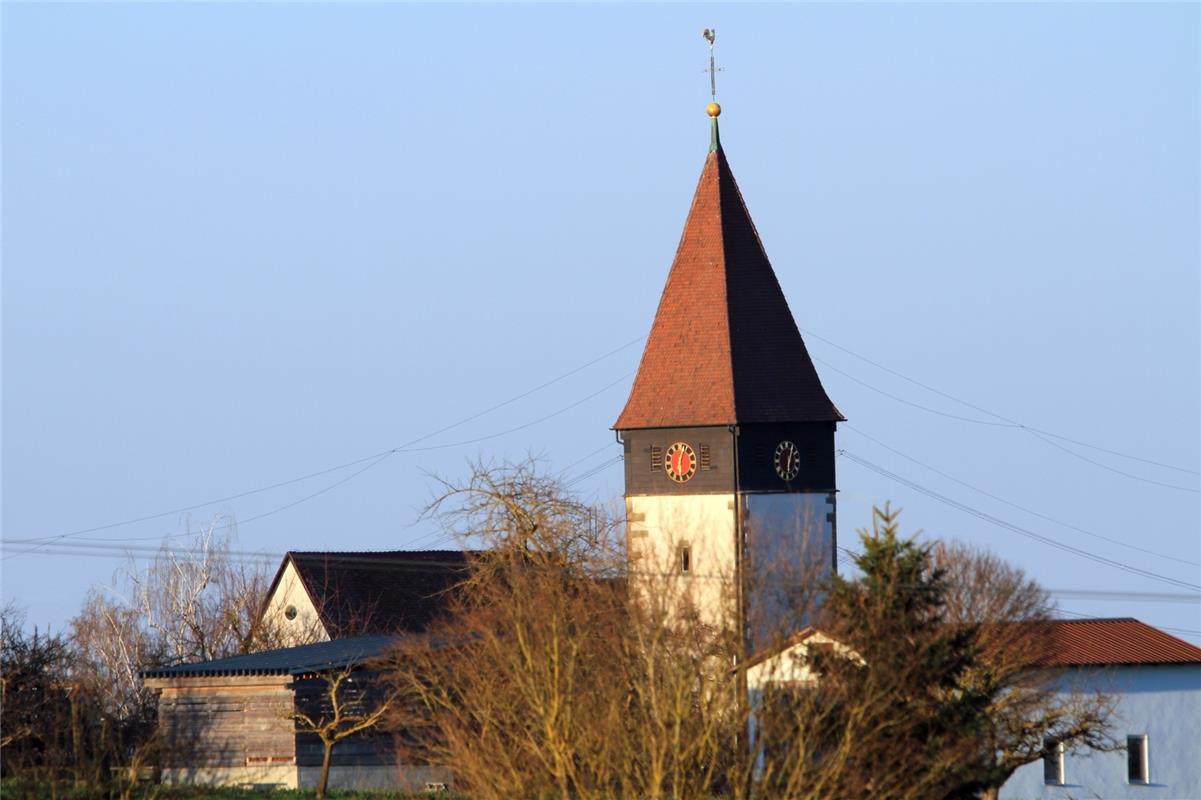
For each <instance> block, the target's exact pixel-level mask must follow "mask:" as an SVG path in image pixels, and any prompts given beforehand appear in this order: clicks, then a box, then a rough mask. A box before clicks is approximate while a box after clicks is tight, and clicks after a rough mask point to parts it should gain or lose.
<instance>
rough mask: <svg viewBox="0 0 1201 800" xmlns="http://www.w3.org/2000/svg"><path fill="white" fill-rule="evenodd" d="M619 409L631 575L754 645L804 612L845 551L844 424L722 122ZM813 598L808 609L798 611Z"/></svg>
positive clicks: (713, 111) (714, 111)
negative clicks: (735, 167) (838, 460)
mask: <svg viewBox="0 0 1201 800" xmlns="http://www.w3.org/2000/svg"><path fill="white" fill-rule="evenodd" d="M720 113H721V108H720V107H719V106H718V105H717V104H716V103H713V104H711V105H710V106H709V115H710V117H711V118H712V122H711V125H712V140H711V145H710V148H709V155H708V157H707V158H706V160H705V166H704V169H703V170H702V171H701V178H700V183H699V185H698V186H697V189H696V195H695V196H694V197H693V200H692V208H691V210H690V211H689V212H688V219H687V222H686V223H685V225H684V233H683V235H682V236H681V237H680V244H679V248H678V249H677V251H676V256H675V261H674V262H673V263H672V266H671V271H670V273H669V274H668V276H667V285H666V286H665V288H664V289H663V295H662V298H661V299H660V301H659V308H658V311H657V312H656V313H655V320H654V324H653V325H652V326H651V331H650V334H649V336H648V337H647V340H646V347H645V349H644V350H643V353H642V362H641V364H640V365H639V367H638V374H637V377H636V378H635V379H634V385H633V387H632V389H631V390H630V396H629V399H628V400H627V402H626V405H625V408H624V410H622V412H621V415H620V416H619V417H618V419H617V422H616V423H614V425H613V428H614V429H615V430H616V431H617V432H618V436H619V438H620V440H621V441H622V442H623V444H624V448H625V498H626V513H627V521H628V546H629V552H630V559H631V570H630V571H631V575H632V577H633V578H635V579H637V576H639V575H642V576H653V577H662V578H666V579H667V581H669V582H670V585H671V586H673V587H675V588H676V589H679V588H681V587H684V588H685V589H686V590H687V592H688V594H689V596H690V597H691V598H693V600H694V602H695V603H696V604H697V606H698V607H700V608H701V609H702V611H703V613H705V614H707V615H708V617H709V618H710V619H711V620H712V621H714V622H720V623H721V624H725V625H736V626H738V627H739V628H740V629H741V632H742V641H743V644H744V646H745V648H746V649H747V650H748V651H753V650H756V649H758V648H760V647H762V646H764V645H766V644H767V643H768V642H769V641H770V640H771V639H772V637H774V636H776V635H779V634H781V633H785V632H787V631H788V630H792V629H795V627H796V626H797V625H798V624H800V622H803V619H804V614H805V610H806V609H808V610H811V609H812V603H813V602H814V600H815V593H816V587H817V584H818V582H819V581H820V579H821V577H823V576H825V575H827V574H829V571H830V570H832V569H834V566H835V554H836V547H835V546H836V539H835V536H836V531H835V514H834V504H835V491H836V490H835V480H834V430H835V426H836V425H837V423H838V422H839V421H841V420H843V419H844V417H843V416H842V415H841V414H840V413H839V411H838V409H837V408H835V406H834V404H833V403H832V402H831V401H830V398H829V397H828V396H827V395H826V392H825V389H823V388H822V384H821V380H820V379H819V378H818V375H817V371H816V370H815V369H814V366H813V362H812V360H811V359H810V358H809V353H808V351H807V350H806V349H805V343H804V341H802V339H801V335H800V332H799V331H798V330H797V326H796V322H795V321H794V320H793V317H792V313H791V312H790V311H789V308H788V302H787V301H786V300H785V298H784V293H783V292H782V291H781V289H780V284H779V282H778V281H777V280H776V275H775V273H774V272H773V271H772V267H771V264H770V263H769V262H768V259H767V254H766V253H765V251H764V249H763V245H762V244H761V243H760V241H759V235H758V233H757V232H756V231H755V226H754V223H753V222H752V221H751V218H750V214H749V213H748V212H747V208H746V204H745V203H744V202H743V199H742V194H741V193H740V192H739V190H738V185H737V184H736V183H735V181H734V175H733V173H732V172H731V171H730V165H729V162H727V160H726V155H725V152H724V151H723V150H722V146H721V140H720V138H719V136H718V125H717V117H718V115H719V114H720ZM798 609H799V613H798Z"/></svg>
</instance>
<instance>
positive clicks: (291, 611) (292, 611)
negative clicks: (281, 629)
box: [284, 606, 296, 619]
mask: <svg viewBox="0 0 1201 800" xmlns="http://www.w3.org/2000/svg"><path fill="white" fill-rule="evenodd" d="M284 616H285V617H287V618H288V619H296V606H288V607H287V608H285V609H284Z"/></svg>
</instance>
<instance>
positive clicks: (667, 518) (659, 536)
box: [626, 493, 737, 625]
mask: <svg viewBox="0 0 1201 800" xmlns="http://www.w3.org/2000/svg"><path fill="white" fill-rule="evenodd" d="M626 518H627V520H628V527H627V535H628V550H629V555H630V578H631V583H632V584H633V585H635V586H640V587H642V589H643V591H645V592H647V593H648V597H649V599H651V600H653V601H655V602H661V603H664V604H665V605H667V606H668V607H671V606H672V605H674V604H676V603H679V602H683V601H691V602H692V603H694V604H695V607H696V608H697V609H698V610H699V611H700V613H701V615H702V617H703V618H704V619H705V620H706V621H707V622H709V623H710V624H713V625H730V624H732V622H733V620H734V618H735V614H736V608H737V593H736V591H735V589H736V583H735V578H734V575H735V568H734V567H735V560H734V559H735V547H734V495H733V494H732V493H731V494H704V495H695V494H694V495H646V496H643V495H639V496H635V497H628V498H626ZM685 546H686V547H688V550H689V562H690V563H689V571H688V572H687V573H685V572H683V570H682V568H681V564H680V551H681V548H682V547H685Z"/></svg>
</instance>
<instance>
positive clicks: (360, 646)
mask: <svg viewBox="0 0 1201 800" xmlns="http://www.w3.org/2000/svg"><path fill="white" fill-rule="evenodd" d="M397 638H398V637H395V636H355V637H352V638H349V639H334V640H333V641H329V642H317V643H316V644H302V645H299V646H297V647H285V648H281V649H279V650H264V651H263V652H261V653H247V654H246V655H241V656H231V657H229V658H219V659H217V660H215V661H201V662H198V663H195V664H180V665H178V666H174V667H158V668H155V669H148V670H146V671H144V672H143V673H142V674H143V677H146V678H196V677H225V676H241V675H303V674H306V673H310V672H319V671H321V670H327V669H337V668H339V667H345V666H357V665H359V664H362V663H364V662H366V661H370V660H371V659H373V658H378V657H379V656H382V655H383V654H384V653H386V652H387V650H388V648H389V647H391V646H392V645H393V644H394V643H395V642H396V641H397Z"/></svg>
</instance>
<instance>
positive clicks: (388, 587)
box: [267, 550, 470, 639]
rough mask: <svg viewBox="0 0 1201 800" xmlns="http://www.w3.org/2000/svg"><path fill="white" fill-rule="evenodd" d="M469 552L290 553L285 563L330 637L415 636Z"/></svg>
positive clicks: (461, 575) (460, 570) (440, 605)
mask: <svg viewBox="0 0 1201 800" xmlns="http://www.w3.org/2000/svg"><path fill="white" fill-rule="evenodd" d="M468 558H470V554H469V553H464V552H462V551H459V550H375V551H362V552H312V551H291V552H289V553H287V554H286V555H285V556H284V560H283V563H281V564H280V567H279V571H278V572H276V574H275V580H274V581H273V582H272V584H271V588H270V589H269V590H268V591H267V596H268V597H270V596H271V595H272V594H273V593H274V592H275V588H276V586H277V585H278V584H279V581H280V579H281V578H282V577H283V574H284V571H285V569H286V567H287V565H288V564H289V563H291V564H292V565H293V566H294V567H295V568H296V573H297V574H298V575H299V576H300V580H301V583H303V584H304V588H305V591H307V592H308V594H309V598H310V599H311V600H312V601H313V606H314V607H315V608H316V609H317V613H318V615H319V616H320V618H321V624H322V625H324V626H325V629H326V631H327V632H328V633H329V636H330V638H334V639H336V638H339V637H340V636H345V635H348V634H361V633H418V632H421V631H424V630H425V629H426V628H428V627H429V625H430V623H431V622H432V621H433V620H434V618H435V617H436V616H437V615H438V614H439V612H441V610H442V608H443V607H444V606H445V604H446V596H445V593H446V591H447V590H448V589H450V588H451V587H453V586H454V585H455V584H456V583H458V582H460V581H461V580H462V579H463V578H464V577H465V576H466V575H465V573H466V570H467V566H468V563H467V562H468Z"/></svg>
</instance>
